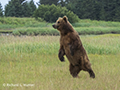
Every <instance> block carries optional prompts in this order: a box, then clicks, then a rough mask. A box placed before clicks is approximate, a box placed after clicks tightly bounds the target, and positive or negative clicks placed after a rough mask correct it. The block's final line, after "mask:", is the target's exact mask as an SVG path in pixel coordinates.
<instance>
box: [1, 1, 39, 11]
mask: <svg viewBox="0 0 120 90" xmlns="http://www.w3.org/2000/svg"><path fill="white" fill-rule="evenodd" d="M9 1H11V0H0V3H1V4H2V8H3V10H4V8H5V5H6V4H8V2H9ZM26 1H30V0H26ZM33 1H34V2H35V4H36V2H39V0H33Z"/></svg>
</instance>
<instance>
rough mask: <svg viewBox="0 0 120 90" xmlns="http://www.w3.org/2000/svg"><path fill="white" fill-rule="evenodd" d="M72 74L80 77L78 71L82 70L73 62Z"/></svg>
mask: <svg viewBox="0 0 120 90" xmlns="http://www.w3.org/2000/svg"><path fill="white" fill-rule="evenodd" d="M69 70H70V74H71V75H72V76H73V77H74V78H76V77H78V73H79V72H80V71H81V69H80V68H79V66H77V65H76V66H73V65H72V64H70V69H69Z"/></svg>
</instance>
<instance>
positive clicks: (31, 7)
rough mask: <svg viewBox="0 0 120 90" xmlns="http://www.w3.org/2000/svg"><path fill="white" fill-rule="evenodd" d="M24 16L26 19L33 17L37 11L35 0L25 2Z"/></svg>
mask: <svg viewBox="0 0 120 90" xmlns="http://www.w3.org/2000/svg"><path fill="white" fill-rule="evenodd" d="M22 7H23V16H24V17H30V16H32V15H33V13H34V11H35V10H36V6H35V4H34V2H33V0H31V1H30V2H27V1H26V2H24V3H23V5H22Z"/></svg>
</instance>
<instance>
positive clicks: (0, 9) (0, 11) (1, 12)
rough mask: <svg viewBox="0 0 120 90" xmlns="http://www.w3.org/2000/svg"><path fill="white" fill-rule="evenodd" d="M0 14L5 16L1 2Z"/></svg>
mask: <svg viewBox="0 0 120 90" xmlns="http://www.w3.org/2000/svg"><path fill="white" fill-rule="evenodd" d="M0 16H3V9H2V5H1V3H0Z"/></svg>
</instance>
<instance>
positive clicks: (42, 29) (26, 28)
mask: <svg viewBox="0 0 120 90" xmlns="http://www.w3.org/2000/svg"><path fill="white" fill-rule="evenodd" d="M52 24H53V23H47V22H45V21H43V20H42V19H41V18H40V19H39V21H37V20H35V19H34V18H16V17H3V18H2V17H0V33H5V32H6V33H11V32H12V34H13V35H16V36H17V35H18V36H20V35H28V36H34V35H59V32H58V31H57V30H56V29H54V28H53V27H52ZM72 25H73V27H74V29H75V30H76V31H77V32H78V33H79V34H80V35H98V34H109V33H114V34H120V23H119V22H111V21H108V22H107V21H96V20H89V19H86V20H82V19H81V20H80V21H79V22H78V23H73V24H72Z"/></svg>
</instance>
